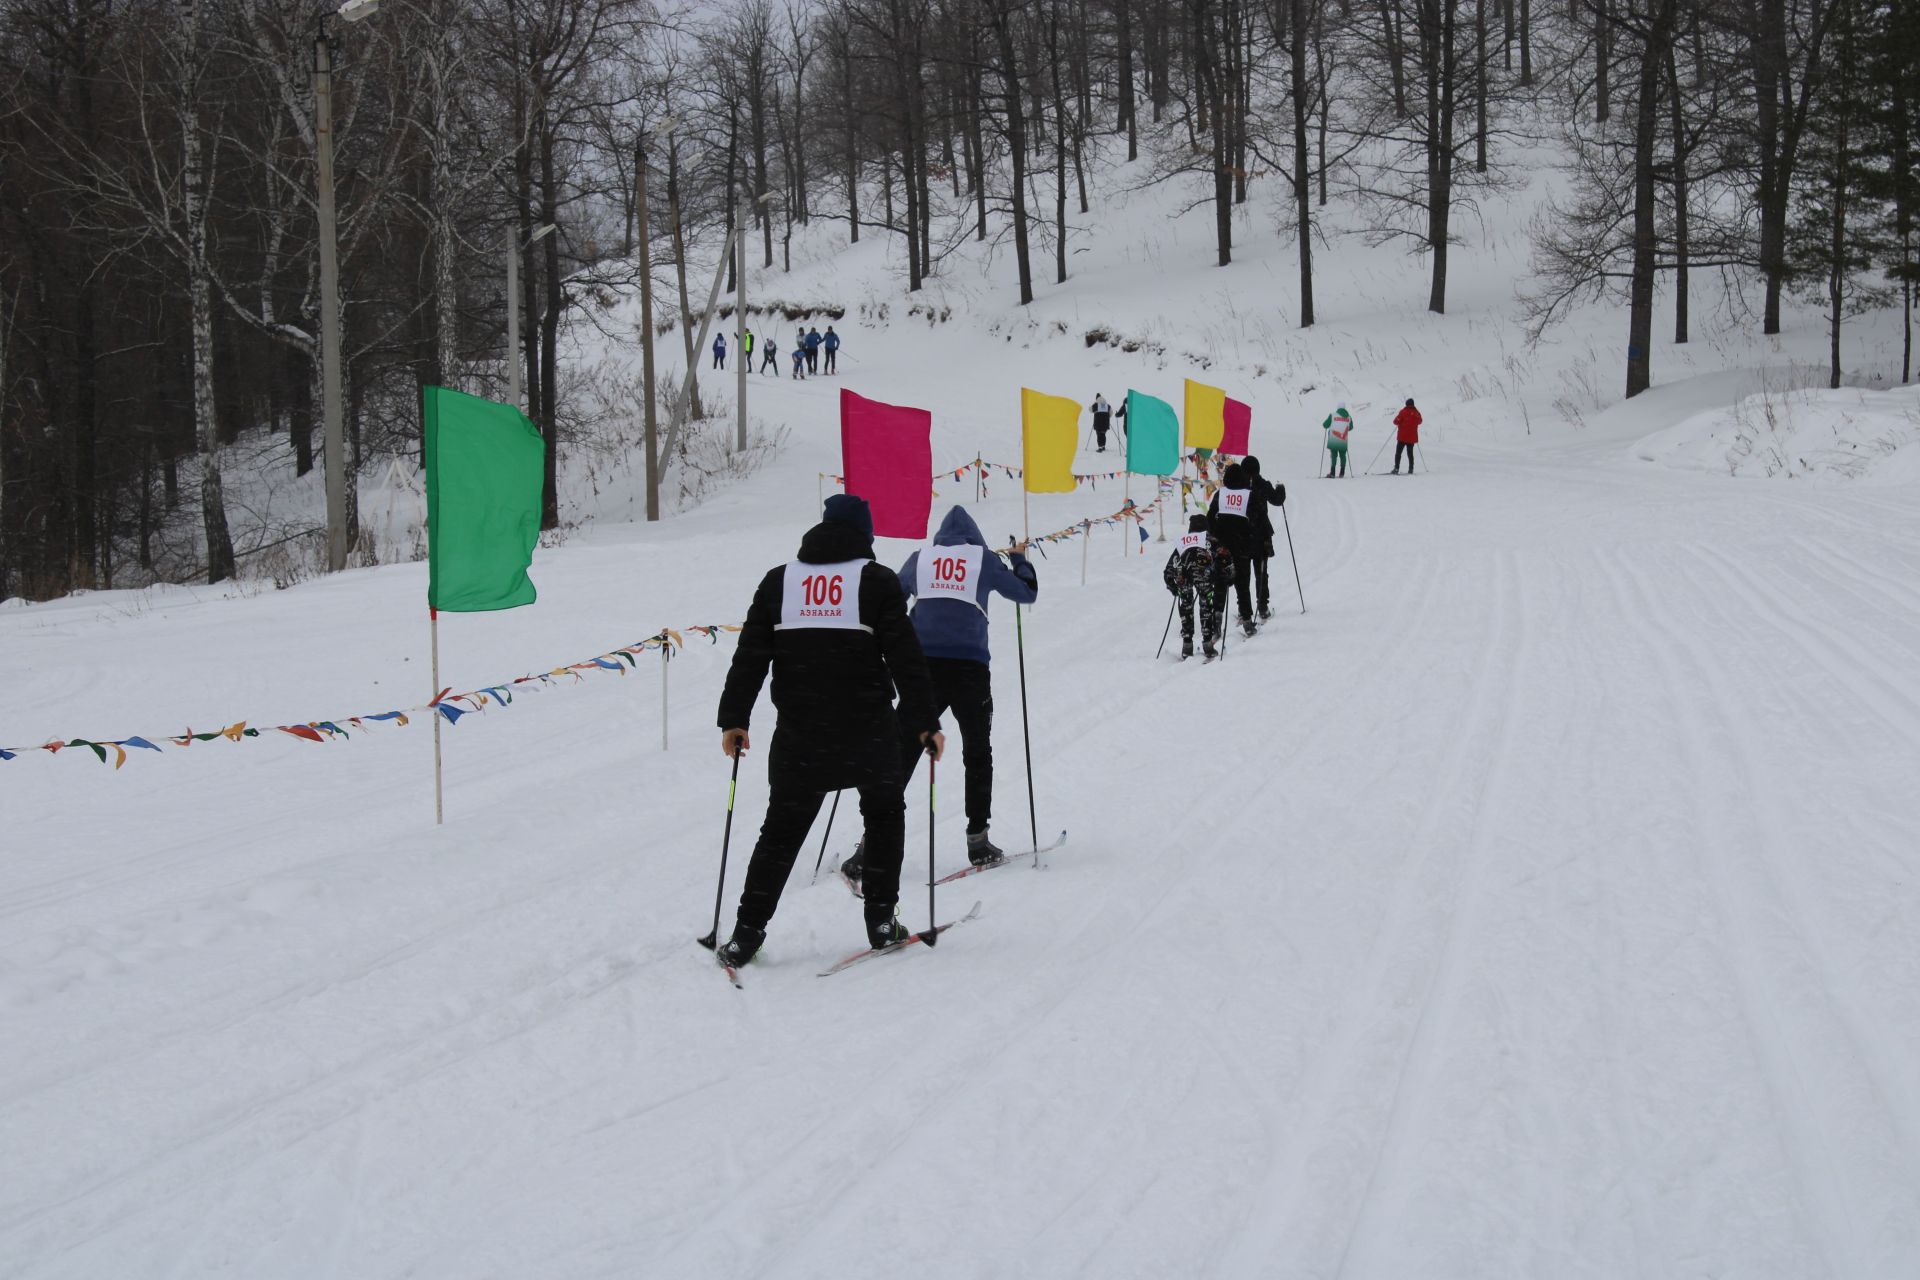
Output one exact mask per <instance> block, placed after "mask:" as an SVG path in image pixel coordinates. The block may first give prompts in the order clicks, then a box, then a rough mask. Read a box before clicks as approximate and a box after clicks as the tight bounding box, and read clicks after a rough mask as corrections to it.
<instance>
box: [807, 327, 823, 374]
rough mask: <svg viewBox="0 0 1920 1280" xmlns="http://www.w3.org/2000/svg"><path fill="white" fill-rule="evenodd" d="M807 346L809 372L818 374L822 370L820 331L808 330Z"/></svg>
mask: <svg viewBox="0 0 1920 1280" xmlns="http://www.w3.org/2000/svg"><path fill="white" fill-rule="evenodd" d="M806 344H807V372H808V373H817V372H819V370H820V331H819V330H818V329H809V330H807V336H806Z"/></svg>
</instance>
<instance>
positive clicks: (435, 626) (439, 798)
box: [427, 605, 446, 827]
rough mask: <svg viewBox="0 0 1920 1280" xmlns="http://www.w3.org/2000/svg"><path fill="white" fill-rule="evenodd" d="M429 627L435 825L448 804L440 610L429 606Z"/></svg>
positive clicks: (443, 814)
mask: <svg viewBox="0 0 1920 1280" xmlns="http://www.w3.org/2000/svg"><path fill="white" fill-rule="evenodd" d="M427 629H428V631H429V632H430V633H431V634H432V636H433V702H434V705H433V706H432V707H430V708H429V709H430V710H431V711H432V712H433V825H434V826H436V827H437V826H439V825H441V823H443V822H444V821H445V820H446V805H445V802H444V800H443V793H442V790H441V772H440V720H441V716H440V707H439V701H440V611H439V610H438V609H436V608H434V607H433V606H432V605H428V606H427Z"/></svg>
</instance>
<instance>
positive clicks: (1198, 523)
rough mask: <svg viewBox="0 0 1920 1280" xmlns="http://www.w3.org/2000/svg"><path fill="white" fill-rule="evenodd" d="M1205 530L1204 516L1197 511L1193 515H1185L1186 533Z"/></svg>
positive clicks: (1205, 521)
mask: <svg viewBox="0 0 1920 1280" xmlns="http://www.w3.org/2000/svg"><path fill="white" fill-rule="evenodd" d="M1206 531H1207V518H1206V517H1205V516H1203V515H1201V514H1200V513H1198V512H1195V513H1194V514H1193V515H1190V516H1188V517H1187V532H1188V533H1205V532H1206Z"/></svg>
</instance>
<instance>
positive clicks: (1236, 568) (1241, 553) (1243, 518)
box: [1207, 462, 1255, 635]
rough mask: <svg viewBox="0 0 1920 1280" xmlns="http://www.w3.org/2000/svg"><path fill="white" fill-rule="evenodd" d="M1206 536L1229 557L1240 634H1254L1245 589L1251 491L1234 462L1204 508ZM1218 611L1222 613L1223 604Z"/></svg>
mask: <svg viewBox="0 0 1920 1280" xmlns="http://www.w3.org/2000/svg"><path fill="white" fill-rule="evenodd" d="M1207 532H1209V533H1211V534H1212V535H1213V536H1214V539H1215V540H1216V541H1218V542H1219V543H1221V545H1223V546H1225V547H1226V549H1227V551H1228V552H1229V553H1230V554H1231V555H1232V556H1233V595H1234V603H1235V604H1236V605H1237V606H1238V612H1239V616H1240V627H1241V630H1243V631H1245V632H1246V633H1247V634H1248V635H1252V634H1253V633H1254V629H1255V628H1254V622H1253V601H1252V599H1251V598H1250V593H1249V590H1248V588H1249V586H1250V579H1251V578H1252V574H1251V572H1250V567H1251V566H1250V562H1251V561H1252V559H1253V490H1252V489H1251V488H1250V487H1249V486H1248V484H1247V473H1246V468H1245V467H1243V466H1241V465H1240V464H1239V463H1237V462H1229V463H1228V464H1227V471H1226V475H1225V476H1224V477H1223V478H1222V479H1221V481H1220V487H1219V488H1218V489H1216V490H1214V494H1213V501H1211V502H1209V503H1208V504H1207ZM1221 611H1222V612H1223V613H1224V612H1225V605H1224V602H1223V603H1222V609H1221Z"/></svg>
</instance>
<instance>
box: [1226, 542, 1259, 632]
mask: <svg viewBox="0 0 1920 1280" xmlns="http://www.w3.org/2000/svg"><path fill="white" fill-rule="evenodd" d="M1233 600H1234V603H1235V604H1236V605H1238V606H1239V608H1240V621H1242V622H1245V621H1247V619H1249V618H1251V617H1253V561H1252V560H1251V559H1249V558H1248V557H1246V556H1235V557H1234V558H1233ZM1226 608H1227V602H1226V601H1225V600H1222V601H1221V602H1220V610H1221V612H1222V613H1224V612H1226Z"/></svg>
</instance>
